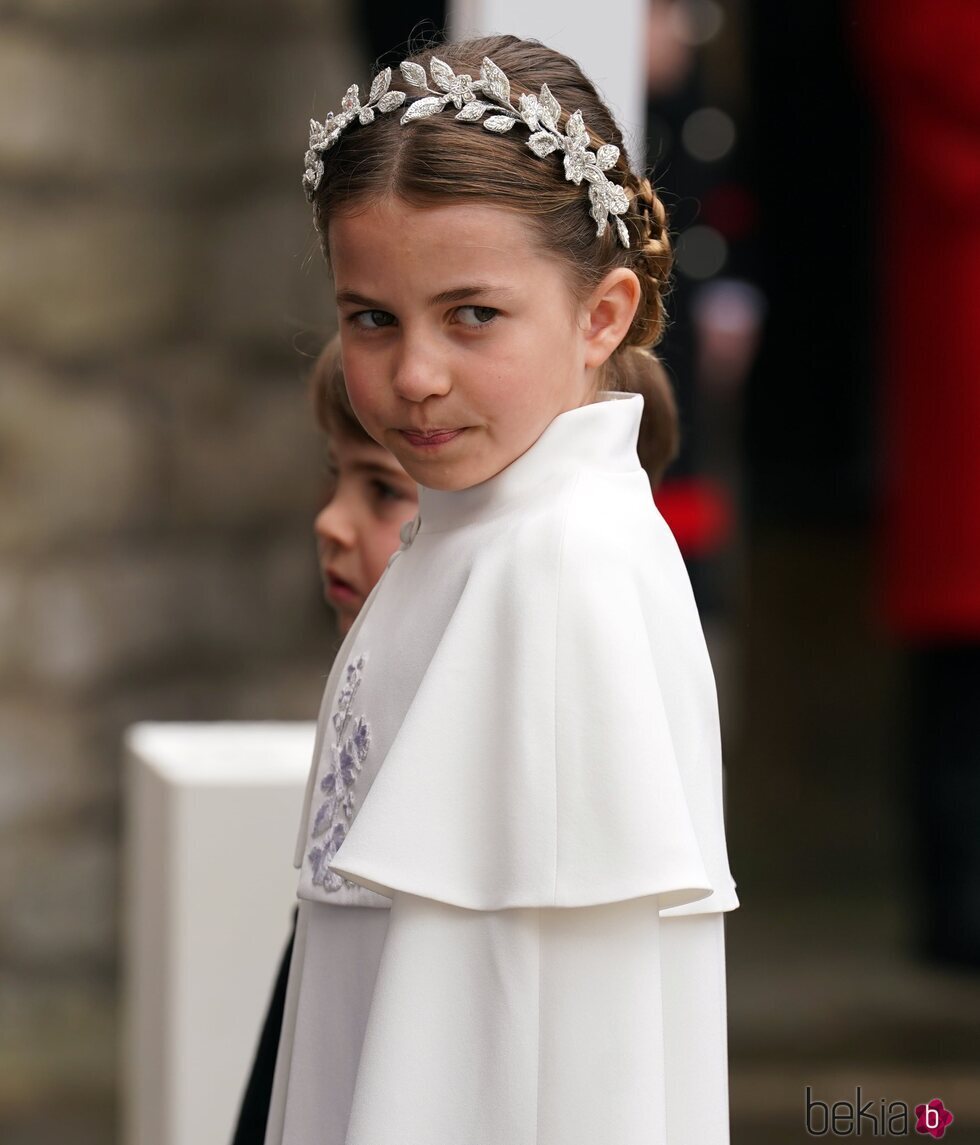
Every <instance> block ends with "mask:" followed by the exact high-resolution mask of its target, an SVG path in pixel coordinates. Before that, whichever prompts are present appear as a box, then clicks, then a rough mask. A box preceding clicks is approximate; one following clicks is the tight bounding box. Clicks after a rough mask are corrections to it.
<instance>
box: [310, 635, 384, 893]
mask: <svg viewBox="0 0 980 1145" xmlns="http://www.w3.org/2000/svg"><path fill="white" fill-rule="evenodd" d="M364 661H365V656H363V655H361V656H358V658H357V659H356V660H354V661H352V662H351V663H350V664H348V665H347V668H346V669H345V679H344V686H343V688H342V689H341V691H340V695H339V696H338V697H337V704H336V708H335V711H334V713H333V716H332V719H331V723H332V725H333V730H334V742H333V743H332V744H331V745H330V761H331V766H330V769H329V770H328V771H327V773H326V775H324V777H323V778H322V779H321V780H320V790H321V791H322V792H323V793H324V795H326V799H325V800H324V801H323V803H321V804H320V807H319V809H318V810H317V813H316V816H315V817H314V820H313V829H312V832H311V834H312V837H313V838H314V839H317V838H320V837H321V836H324V835H325V836H326V838H324V840H323V843H322V844H321V845H320V846H316V847H313V848H312V849H311V850H310V852H309V853H308V855H307V858H308V859H309V860H310V862H311V864H312V865H313V882H314V884H315V885H317V886H321V887H323V889H324V890H325V891H339V890H340V889H341V888H342V887H344V886H346V887H350V888H356V887H357V886H358V884H357V883H354V882H351V880H350V879H345V878H344V877H343V876H342V875H338V874H337V873H336V872H334V871H331V870H330V869H329V867H328V863H329V862H330V860H331V859H332V858H333V857H334V855H336V853H337V851H338V850H339V848H340V845H341V843H343V841H344V839H345V838H346V837H347V828H348V827H349V826H350V823H351V820H352V819H353V817H354V783H355V780H356V779H357V775H358V773H359V772H360V770H361V766H362V765H363V763H364V760H365V759H366V758H367V753H368V749H369V748H370V746H371V728H370V725H369V724H368V722H367V720H366V719H365V718H364V716H354V715H352V713H351V708H352V707H353V705H354V697H355V696H356V695H357V689H358V688H359V687H360V686H361V673H362V670H363V668H364Z"/></svg>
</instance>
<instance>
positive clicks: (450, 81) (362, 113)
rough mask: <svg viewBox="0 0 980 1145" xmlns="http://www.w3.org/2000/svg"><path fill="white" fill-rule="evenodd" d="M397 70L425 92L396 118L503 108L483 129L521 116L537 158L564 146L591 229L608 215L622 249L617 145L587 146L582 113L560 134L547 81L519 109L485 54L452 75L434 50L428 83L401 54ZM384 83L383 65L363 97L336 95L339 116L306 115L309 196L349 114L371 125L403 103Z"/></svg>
mask: <svg viewBox="0 0 980 1145" xmlns="http://www.w3.org/2000/svg"><path fill="white" fill-rule="evenodd" d="M399 68H400V70H401V74H402V78H403V79H404V80H405V83H407V84H408V85H409V86H410V87H414V88H420V89H421V90H422V91H426V92H429V93H430V94H429V95H428V96H426V97H425V98H424V99H417V100H416V101H415V102H414V103H412V104H410V105H409V107H408V110H407V111H406V112H405V114H404V115H403V116H402V117H401V120H400V122H401V123H410V122H411V121H412V120H414V119H424V118H426V117H427V116H430V115H435V114H436V113H437V112H440V111H442V110H443V108H444V107H445V106H446V104H447V103H450V102H451V103H452V104H453V106H454V107H456V108H458V109H459V110H458V111H457V112H456V115H455V117H454V118H456V119H459V120H462V121H463V122H464V123H473V122H476V121H478V120H481V119H482V117H483V113H484V112H486V111H492V110H497V109H498V108H499V109H501V111H502V114H497V115H491V116H488V117H487V118H486V119H483V126H484V127H485V128H486V129H487V131H495V132H497V133H501V134H502V133H503V132H505V131H510V129H511V128H512V127H513V126H514V124H515V123H518V122H523V123H524V125H525V126H526V127H527V128H528V129H529V130H530V131H531V132H532V134H531V137H530V138H529V139H528V140H527V145H528V147H530V149H531V150H532V151H533V152H534V154H535V155H537V156H538V158H539V159H544V158H545V157H546V156H547V155H550V154H551V152H552V151H562V152H564V157H565V178H566V179H568V180H570V181H571V182H572V183H575V184H576V185H578V184H580V183H581V182H582V180H583V179H584V180H585V181H586V182H587V183H588V184H589V199H590V200H591V202H592V206H591V208H590V210H589V213H590V214H591V215H592V217H593V219H595V221H596V224H597V225H596V235H597V236H601V235H603V234H604V233H605V230H606V224H607V222H608V220H609V216H610V215H611V216H612V217H613V222H614V223H615V225H616V231H617V233H618V235H619V241H620V242H621V243H622V244H623V246H624V247H629V245H630V240H629V234H628V232H627V230H626V224H625V223H624V222H623V220H622V219H621V218H619V216H620V215H623V214H625V213H626V211H627V210H628V208H629V200H628V199H627V197H626V192H625V191H624V190H623V188H622V187H621V186H619V184H617V183H612V182H610V180H609V179H607V178H606V176H605V174H604V172H606V171H608V170H609V169H610V168H611V167H613V166H615V164H616V161H617V160H618V159H619V148H618V147H616V146H615V145H614V144H612V143H606V144H603V146H602V147H600V148H598V150H596V151H590V150H589V149H588V148H589V143H590V142H591V140H590V138H589V133H588V131H586V129H585V124H584V123H583V122H582V113H581V111H576V112H574V113H573V114H572V115H570V116H569V117H568V120H567V122H566V124H565V127H566V130H567V134H562V132H561V131H560V130H559V129H558V119H559V117H560V116H561V107H560V105H559V103H558V100H557V99H555V97H554V96H553V95H552V94H551V92H550V91H549V90H548V85H547V84H542V85H541V94H540V95H527V94H524V95H522V96H521V98H520V101H519V102H520V107H519V108H518V107H514V105H513V104H512V103H511V102H510V81H509V80H508V79H507V77H506V76H505V75H504V73H503V72H502V71H501V70H500V68H498V67H497V65H496V64H495V63H494V62H493V60H491V59H489V58H488V57H486V56H484V58H483V65H482V66H481V68H480V78H479V79H478V80H475V79H473V78H472V77H471V76H468V75H459V76H458V75H456V74H455V73H454V72H453V69H452V68H451V67H450V66H449V65H448V64H446V63H444V62H443V61H442V60H439V59H436V57H435V56H433V57H432V58H431V59H430V61H429V70H430V72H431V73H432V80H433V82H434V83H435V85H436V86H435V88H431V87H429V82H428V77H427V76H426V74H425V68H423V67H422V66H421V64H416V63H412V62H411V61H409V60H403V61H402V63H401V64H400V65H399ZM390 85H391V68H385V69H384V71H382V72H379V73H378V74H377V75H376V76H375V77H374V80H373V81H372V83H371V91H370V93H369V94H368V99H367V103H365V104H364V105H362V104H361V101H360V94H359V92H358V88H357V84H356V83H355V84H351V86H350V87H349V88H348V89H347V94H346V95H345V96H344V98H343V100H342V101H341V111H340V112H339V113H338V114H336V115H335V114H334V113H333V112H332V111H331V112H329V113H328V114H327V117H326V119H325V120H324V121H323V123H317V121H316V120H315V119H311V120H310V147H309V150H308V151H307V152H306V156H305V158H304V162H305V163H306V170H305V172H304V173H303V187H304V188H305V189H306V197H307V199H309V200H310V202H312V201H313V198H314V194H315V192H316V189H317V187H319V185H320V179H321V178H322V176H323V158H322V156H323V154H324V152H326V151H329V150H330V148H331V147H333V145H334V144H335V143H336V142H337V140H338V139H339V138H340V135H341V133H342V132H343V130H344V128H345V127H347V125H348V124H350V123H353V122H354V120H355V119H357V121H358V122H359V123H371V122H373V120H374V114H375V112H376V111H379V112H389V111H394V110H395V108H396V107H401V105H402V104H403V103H404V102H405V99H406V97H407V94H408V93H407V92H404V91H398V90H395V91H389V87H390ZM478 95H479V96H480V98H479V99H478V98H477V96H478Z"/></svg>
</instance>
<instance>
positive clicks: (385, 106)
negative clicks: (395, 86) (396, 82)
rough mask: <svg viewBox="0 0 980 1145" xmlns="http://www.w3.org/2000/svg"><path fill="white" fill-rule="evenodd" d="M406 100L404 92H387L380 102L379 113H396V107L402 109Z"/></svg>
mask: <svg viewBox="0 0 980 1145" xmlns="http://www.w3.org/2000/svg"><path fill="white" fill-rule="evenodd" d="M405 99H406V95H405V92H403V91H386V92H385V93H384V95H383V96H382V97H381V98H380V99H379V100H378V111H394V110H395V108H396V107H401V105H402V104H403V103H404V102H405Z"/></svg>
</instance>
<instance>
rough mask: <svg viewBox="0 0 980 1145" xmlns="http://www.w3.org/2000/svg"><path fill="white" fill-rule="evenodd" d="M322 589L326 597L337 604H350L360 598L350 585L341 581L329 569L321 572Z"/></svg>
mask: <svg viewBox="0 0 980 1145" xmlns="http://www.w3.org/2000/svg"><path fill="white" fill-rule="evenodd" d="M323 579H324V587H325V590H326V594H327V596H328V597H329V598H330V599H331V600H334V601H336V602H337V603H338V604H351V603H352V602H353V601H355V600H358V599H359V598H360V595H361V594H360V593H359V592H358V591H357V589H355V588H354V586H353V585H350V584H348V583H347V581H345V580H341V579H340V577H339V576H336V575H335V574H334V573H332V572H331V571H330V570H329V569H324V570H323Z"/></svg>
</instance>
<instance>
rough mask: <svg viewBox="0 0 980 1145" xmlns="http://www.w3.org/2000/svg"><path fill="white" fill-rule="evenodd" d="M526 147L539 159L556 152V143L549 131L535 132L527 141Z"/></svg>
mask: <svg viewBox="0 0 980 1145" xmlns="http://www.w3.org/2000/svg"><path fill="white" fill-rule="evenodd" d="M527 145H528V147H530V148H531V150H532V151H533V152H534V154H535V155H537V157H538V158H539V159H543V158H544V157H545V156H546V155H550V154H551V153H552V151H557V150H558V142H557V140H556V139H555V137H554V136H553V135H552V134H551V132H550V131H536V132H535V133H534V134H533V135H532V136H531V138H530V139H529V140H528V141H527Z"/></svg>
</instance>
